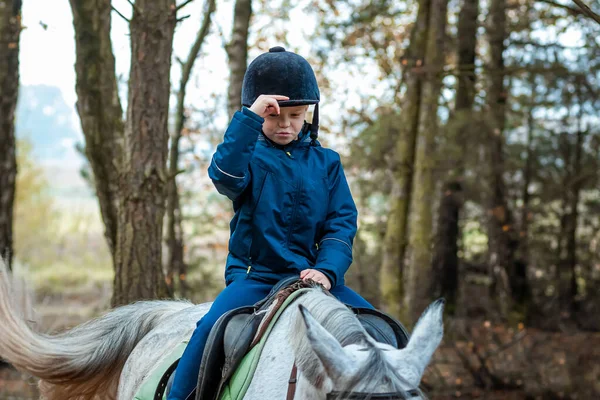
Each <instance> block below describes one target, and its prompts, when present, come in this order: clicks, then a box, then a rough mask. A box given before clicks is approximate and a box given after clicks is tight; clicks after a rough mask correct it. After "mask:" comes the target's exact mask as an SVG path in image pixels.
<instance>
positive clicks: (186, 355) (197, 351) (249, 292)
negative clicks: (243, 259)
mask: <svg viewBox="0 0 600 400" xmlns="http://www.w3.org/2000/svg"><path fill="white" fill-rule="evenodd" d="M272 286H273V285H269V284H266V283H263V282H257V281H254V280H251V279H239V280H237V281H233V282H231V284H229V286H227V287H226V288H225V289H224V290H223V291H222V292H221V293H220V294H219V295H218V296H217V298H216V299H215V301H214V303H213V305H212V307H211V308H210V310H209V311H208V313H207V314H206V315H205V316H204V317H203V318H202V319H201V320H200V321H198V324H197V325H196V330H195V331H194V334H193V335H192V337H191V339H190V341H189V343H188V345H187V347H186V349H185V351H184V352H183V355H182V356H181V360H179V364H178V365H177V369H176V372H177V373H176V374H175V379H174V381H173V386H172V388H171V391H170V392H169V397H168V400H185V399H186V398H187V397H188V396H189V395H190V393H192V391H193V390H194V389H195V388H196V383H197V382H198V372H199V371H200V361H201V359H202V353H203V352H204V346H205V344H206V340H207V339H208V335H209V333H210V330H211V328H212V327H213V325H214V324H215V323H216V322H217V320H218V319H219V317H221V315H223V314H225V313H226V312H227V311H230V310H233V309H234V308H238V307H242V306H250V305H252V304H254V303H256V302H257V301H259V300H261V299H263V298H264V297H265V296H267V295H268V294H269V291H270V290H271V287H272Z"/></svg>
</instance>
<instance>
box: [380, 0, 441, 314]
mask: <svg viewBox="0 0 600 400" xmlns="http://www.w3.org/2000/svg"><path fill="white" fill-rule="evenodd" d="M430 6H431V4H430V1H429V0H421V1H420V3H419V11H418V14H417V20H416V22H415V25H414V27H413V30H412V33H411V41H410V47H409V49H408V50H407V54H406V56H405V57H404V58H403V60H402V61H401V62H402V65H404V67H405V70H404V80H405V82H406V93H405V95H404V99H403V102H402V103H403V105H402V115H401V116H400V119H399V121H398V126H399V127H400V134H399V135H398V138H397V141H396V144H395V148H394V153H393V154H394V155H393V159H392V160H391V162H390V170H391V173H392V176H393V182H392V189H391V193H390V207H389V214H388V220H387V224H386V225H387V226H386V234H385V239H384V244H383V261H382V266H381V271H380V279H379V285H380V290H381V296H382V306H383V308H384V309H385V310H386V311H387V312H388V313H389V314H391V315H393V316H395V317H397V318H400V317H401V309H402V302H403V296H404V288H403V282H402V276H403V264H404V253H405V249H406V245H407V242H408V239H407V227H408V211H409V205H410V196H411V191H412V179H413V163H414V159H415V144H416V138H417V131H418V127H419V113H420V107H421V85H422V80H423V70H422V69H423V68H422V67H423V60H424V58H425V48H426V46H427V31H428V26H429V10H430Z"/></svg>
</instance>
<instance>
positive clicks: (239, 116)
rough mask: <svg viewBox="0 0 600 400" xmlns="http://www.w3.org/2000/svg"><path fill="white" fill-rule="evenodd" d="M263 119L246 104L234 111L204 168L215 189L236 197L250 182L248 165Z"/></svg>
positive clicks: (230, 196)
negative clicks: (221, 139)
mask: <svg viewBox="0 0 600 400" xmlns="http://www.w3.org/2000/svg"><path fill="white" fill-rule="evenodd" d="M263 122H264V119H263V118H262V117H260V116H259V115H257V114H255V113H254V112H252V111H250V110H249V109H247V108H246V107H244V108H243V109H242V111H237V112H236V113H235V114H234V115H233V118H232V120H231V123H230V124H229V127H228V128H227V131H226V132H225V137H224V138H223V143H221V144H219V146H217V150H216V152H215V154H214V155H213V157H212V160H211V162H210V166H209V167H208V176H209V177H210V179H211V180H212V181H213V183H214V185H215V187H216V188H217V191H218V192H219V193H221V194H223V195H225V196H227V197H229V199H231V200H232V201H233V200H236V199H237V198H238V197H239V196H240V195H241V194H242V192H243V191H244V189H246V187H247V186H248V184H249V183H250V172H249V170H248V165H249V164H250V159H251V158H252V153H253V152H254V146H255V145H256V141H257V140H258V135H259V134H260V133H261V132H262V123H263Z"/></svg>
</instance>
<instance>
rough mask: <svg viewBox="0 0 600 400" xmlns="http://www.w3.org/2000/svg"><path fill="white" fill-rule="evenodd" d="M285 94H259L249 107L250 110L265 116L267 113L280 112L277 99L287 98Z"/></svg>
mask: <svg viewBox="0 0 600 400" xmlns="http://www.w3.org/2000/svg"><path fill="white" fill-rule="evenodd" d="M289 99H290V98H289V97H287V96H282V95H279V94H261V95H260V96H258V97H257V98H256V100H255V101H254V104H252V106H251V107H250V110H252V111H253V112H255V113H256V114H258V115H260V116H261V117H263V118H265V117H266V116H267V115H269V114H277V115H279V113H280V112H281V109H280V108H279V103H278V102H277V101H279V100H289Z"/></svg>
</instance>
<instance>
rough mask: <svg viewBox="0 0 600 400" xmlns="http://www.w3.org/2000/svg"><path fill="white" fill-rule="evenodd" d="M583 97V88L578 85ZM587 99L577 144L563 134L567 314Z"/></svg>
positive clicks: (561, 272)
mask: <svg viewBox="0 0 600 400" xmlns="http://www.w3.org/2000/svg"><path fill="white" fill-rule="evenodd" d="M578 95H579V97H581V88H579V87H578ZM581 104H583V101H581V99H580V105H579V107H580V115H579V121H578V130H577V136H576V142H575V144H572V141H571V140H570V138H571V136H570V134H568V133H564V134H562V138H563V139H564V140H563V141H562V145H563V146H564V149H565V165H566V169H567V173H566V174H565V179H564V183H563V187H564V189H565V191H564V197H563V215H562V217H561V231H560V236H559V260H560V261H559V264H558V282H557V286H558V297H559V302H560V310H561V313H562V314H563V316H564V317H567V318H569V317H571V316H572V313H573V312H574V311H575V305H576V296H577V291H578V288H577V274H576V271H575V269H576V266H577V224H578V219H579V213H578V210H577V207H578V205H579V199H580V197H581V188H582V187H583V184H584V178H583V176H582V175H583V173H582V157H583V145H584V139H585V132H584V130H583V126H582V114H583V111H582V109H583V107H582V106H581ZM573 150H574V151H573Z"/></svg>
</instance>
